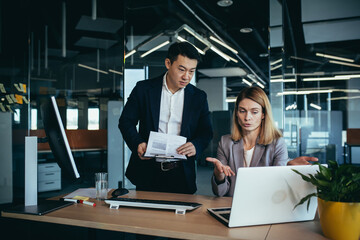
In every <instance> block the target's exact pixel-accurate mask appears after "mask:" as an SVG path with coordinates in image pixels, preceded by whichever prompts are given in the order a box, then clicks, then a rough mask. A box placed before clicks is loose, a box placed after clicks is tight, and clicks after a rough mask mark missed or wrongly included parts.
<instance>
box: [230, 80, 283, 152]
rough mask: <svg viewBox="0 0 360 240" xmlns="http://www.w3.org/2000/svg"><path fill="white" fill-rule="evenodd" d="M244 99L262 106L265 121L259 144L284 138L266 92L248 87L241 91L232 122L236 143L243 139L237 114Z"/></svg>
mask: <svg viewBox="0 0 360 240" xmlns="http://www.w3.org/2000/svg"><path fill="white" fill-rule="evenodd" d="M244 98H248V99H251V100H253V101H254V102H256V103H258V104H260V106H261V107H262V113H263V114H264V119H262V120H261V125H260V136H259V137H260V138H259V141H258V143H259V144H263V145H267V144H270V143H271V142H273V141H274V140H275V139H278V138H280V137H282V134H281V132H280V131H279V130H278V129H277V128H276V127H275V124H274V120H273V117H272V111H271V105H270V101H269V98H268V97H267V96H266V94H265V92H264V91H263V90H262V89H261V88H259V87H247V88H244V89H243V90H241V91H240V93H239V95H238V96H237V98H236V104H235V109H234V113H233V120H232V128H231V138H232V139H233V140H234V141H238V140H240V139H241V138H242V137H243V136H242V133H241V126H240V125H239V122H238V119H237V114H236V113H237V111H238V107H239V103H240V102H241V101H242V100H243V99H244Z"/></svg>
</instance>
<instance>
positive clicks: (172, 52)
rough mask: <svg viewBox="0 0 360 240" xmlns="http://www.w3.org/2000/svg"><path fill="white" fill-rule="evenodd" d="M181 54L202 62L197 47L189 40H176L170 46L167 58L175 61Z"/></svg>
mask: <svg viewBox="0 0 360 240" xmlns="http://www.w3.org/2000/svg"><path fill="white" fill-rule="evenodd" d="M179 55H181V56H184V57H187V58H190V59H195V60H197V61H198V62H200V60H201V58H200V55H199V53H198V51H197V50H196V48H195V47H194V46H193V45H192V44H191V43H188V42H176V43H174V44H172V45H171V46H170V47H169V50H168V53H167V56H166V58H168V59H170V62H171V63H173V62H175V61H176V60H177V57H178V56H179Z"/></svg>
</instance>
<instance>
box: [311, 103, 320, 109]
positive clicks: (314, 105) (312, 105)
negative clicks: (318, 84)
mask: <svg viewBox="0 0 360 240" xmlns="http://www.w3.org/2000/svg"><path fill="white" fill-rule="evenodd" d="M310 107H313V108H315V109H317V110H321V107H320V106H319V105H316V104H314V103H310Z"/></svg>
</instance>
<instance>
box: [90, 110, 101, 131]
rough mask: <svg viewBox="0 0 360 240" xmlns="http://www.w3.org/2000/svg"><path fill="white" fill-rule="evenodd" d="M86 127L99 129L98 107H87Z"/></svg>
mask: <svg viewBox="0 0 360 240" xmlns="http://www.w3.org/2000/svg"><path fill="white" fill-rule="evenodd" d="M88 129H89V130H98V129H99V108H89V110H88Z"/></svg>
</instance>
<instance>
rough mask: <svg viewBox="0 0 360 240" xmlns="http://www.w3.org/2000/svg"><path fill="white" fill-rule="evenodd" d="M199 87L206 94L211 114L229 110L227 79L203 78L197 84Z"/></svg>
mask: <svg viewBox="0 0 360 240" xmlns="http://www.w3.org/2000/svg"><path fill="white" fill-rule="evenodd" d="M197 87H198V88H200V89H201V90H204V91H205V92H206V94H207V100H208V104H209V110H210V111H211V112H213V111H223V110H228V103H227V102H226V78H225V77H221V78H201V79H200V80H199V81H198V83H197Z"/></svg>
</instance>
